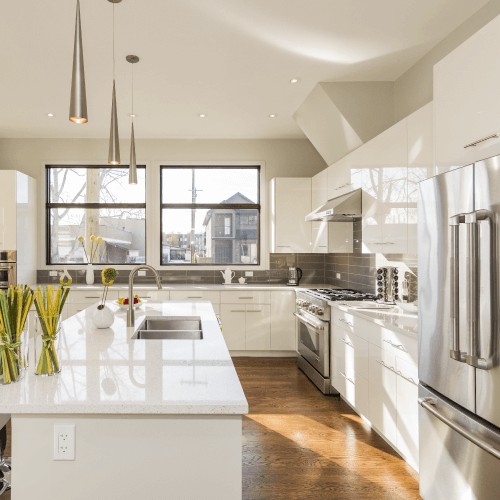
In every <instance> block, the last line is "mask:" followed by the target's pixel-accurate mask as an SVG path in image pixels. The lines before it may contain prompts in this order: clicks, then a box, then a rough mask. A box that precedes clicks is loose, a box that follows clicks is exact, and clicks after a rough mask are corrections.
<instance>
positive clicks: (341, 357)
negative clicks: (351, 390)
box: [330, 324, 346, 397]
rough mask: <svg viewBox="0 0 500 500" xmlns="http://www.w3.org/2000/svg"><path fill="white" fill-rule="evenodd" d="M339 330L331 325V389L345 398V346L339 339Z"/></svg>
mask: <svg viewBox="0 0 500 500" xmlns="http://www.w3.org/2000/svg"><path fill="white" fill-rule="evenodd" d="M339 330H340V329H339V328H338V327H335V326H334V325H333V324H332V337H331V338H332V340H331V344H332V345H331V352H330V358H331V359H330V361H331V365H332V377H331V378H332V387H333V388H334V389H336V390H337V391H339V393H340V394H341V395H342V396H344V397H345V393H346V373H345V371H346V370H345V344H343V343H342V342H341V341H340V340H339V339H340V335H342V331H340V334H339Z"/></svg>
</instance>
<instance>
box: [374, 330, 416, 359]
mask: <svg viewBox="0 0 500 500" xmlns="http://www.w3.org/2000/svg"><path fill="white" fill-rule="evenodd" d="M373 343H374V344H376V345H378V346H379V347H381V348H382V349H384V350H386V351H388V352H391V353H392V354H394V355H395V356H397V357H398V358H401V359H402V360H404V361H407V362H408V363H412V364H413V365H415V366H416V365H418V341H417V339H414V338H412V337H409V336H408V335H405V334H403V333H399V332H395V331H394V330H390V329H389V328H384V327H379V332H378V336H377V338H376V339H374V341H373Z"/></svg>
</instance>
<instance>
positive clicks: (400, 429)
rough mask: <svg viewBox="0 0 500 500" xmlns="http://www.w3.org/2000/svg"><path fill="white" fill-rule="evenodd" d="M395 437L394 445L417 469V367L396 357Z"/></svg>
mask: <svg viewBox="0 0 500 500" xmlns="http://www.w3.org/2000/svg"><path fill="white" fill-rule="evenodd" d="M396 370H397V371H398V372H399V373H400V374H401V375H399V376H398V378H397V398H396V399H397V412H398V421H397V437H396V446H397V448H398V450H399V451H401V453H402V454H403V455H404V457H405V458H406V461H407V462H408V463H409V464H410V465H411V466H412V467H413V468H414V469H415V470H416V471H418V385H417V384H418V377H417V367H416V366H415V365H413V364H411V363H407V362H406V361H403V360H401V359H399V358H396Z"/></svg>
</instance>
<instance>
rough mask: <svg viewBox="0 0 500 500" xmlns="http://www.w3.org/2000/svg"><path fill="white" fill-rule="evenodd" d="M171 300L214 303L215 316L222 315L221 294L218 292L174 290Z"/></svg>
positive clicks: (171, 293)
mask: <svg viewBox="0 0 500 500" xmlns="http://www.w3.org/2000/svg"><path fill="white" fill-rule="evenodd" d="M163 300H165V299H163ZM170 300H187V301H190V302H200V301H208V302H211V303H212V307H213V308H214V311H215V314H220V292H218V291H212V290H172V291H171V292H170Z"/></svg>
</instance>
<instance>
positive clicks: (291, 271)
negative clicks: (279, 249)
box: [287, 267, 302, 286]
mask: <svg viewBox="0 0 500 500" xmlns="http://www.w3.org/2000/svg"><path fill="white" fill-rule="evenodd" d="M301 278H302V269H300V267H289V268H288V283H287V285H288V286H298V284H299V281H300V280H301Z"/></svg>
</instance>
